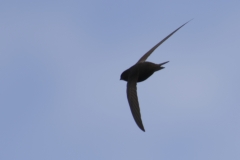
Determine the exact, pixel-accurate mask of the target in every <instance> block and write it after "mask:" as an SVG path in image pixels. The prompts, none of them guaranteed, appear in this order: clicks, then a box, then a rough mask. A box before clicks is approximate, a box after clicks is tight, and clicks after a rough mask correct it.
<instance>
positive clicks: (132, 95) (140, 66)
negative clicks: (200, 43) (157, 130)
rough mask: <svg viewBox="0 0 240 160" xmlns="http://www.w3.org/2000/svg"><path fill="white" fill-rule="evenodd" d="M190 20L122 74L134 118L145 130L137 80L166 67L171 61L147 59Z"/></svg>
mask: <svg viewBox="0 0 240 160" xmlns="http://www.w3.org/2000/svg"><path fill="white" fill-rule="evenodd" d="M190 21H191V20H189V21H188V22H190ZM188 22H186V23H184V24H183V25H181V26H180V27H178V28H177V29H176V30H174V31H173V32H172V33H170V34H169V35H168V36H167V37H165V38H164V39H163V40H161V41H160V42H159V43H157V44H156V45H155V46H154V47H152V48H151V49H150V50H149V51H148V52H147V53H145V54H144V55H143V56H142V57H141V58H140V59H139V60H138V62H137V63H136V64H134V65H133V66H132V67H130V68H129V69H127V70H125V71H124V72H123V73H122V74H121V78H120V80H124V81H127V99H128V103H129V106H130V109H131V112H132V115H133V118H134V120H135V122H136V124H137V125H138V127H139V128H140V129H141V130H142V131H144V132H145V129H144V126H143V123H142V119H141V113H140V107H139V103H138V96H137V82H142V81H145V80H146V79H148V78H149V77H150V76H151V75H152V74H153V73H154V72H156V71H159V70H161V69H164V67H163V65H164V64H166V63H168V62H169V61H166V62H163V63H160V64H155V63H152V62H147V61H146V59H147V58H148V57H149V56H150V55H151V53H152V52H153V51H154V50H155V49H156V48H157V47H158V46H160V45H161V44H162V43H163V42H164V41H166V40H167V39H168V38H169V37H171V36H172V35H173V34H174V33H176V32H177V31H178V30H179V29H180V28H182V27H183V26H184V25H186V24H187V23H188Z"/></svg>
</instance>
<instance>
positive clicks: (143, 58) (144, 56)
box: [137, 20, 191, 63]
mask: <svg viewBox="0 0 240 160" xmlns="http://www.w3.org/2000/svg"><path fill="white" fill-rule="evenodd" d="M190 21H191V20H189V21H187V22H186V23H184V24H183V25H181V26H180V27H178V28H177V29H176V30H174V31H173V32H172V33H170V34H169V35H168V36H167V37H165V38H164V39H163V40H161V41H160V42H159V43H158V44H156V45H155V46H154V47H153V48H151V49H150V50H149V51H148V52H147V53H145V54H144V55H143V56H142V57H141V58H140V59H139V60H138V62H137V63H140V62H144V61H145V60H146V59H147V58H148V57H149V56H150V54H151V53H152V52H153V51H154V50H155V49H156V48H157V47H158V46H160V45H161V44H162V43H163V42H164V41H166V40H167V39H168V38H169V37H171V36H172V35H173V34H174V33H175V32H177V31H178V30H179V29H180V28H182V27H183V26H184V25H186V24H187V23H188V22H190Z"/></svg>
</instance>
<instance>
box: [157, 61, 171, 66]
mask: <svg viewBox="0 0 240 160" xmlns="http://www.w3.org/2000/svg"><path fill="white" fill-rule="evenodd" d="M168 62H169V61H166V62H163V63H160V64H159V66H162V65H164V64H166V63H168Z"/></svg>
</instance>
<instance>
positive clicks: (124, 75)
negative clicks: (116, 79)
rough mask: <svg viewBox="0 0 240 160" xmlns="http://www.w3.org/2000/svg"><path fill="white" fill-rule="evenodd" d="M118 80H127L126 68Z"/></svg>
mask: <svg viewBox="0 0 240 160" xmlns="http://www.w3.org/2000/svg"><path fill="white" fill-rule="evenodd" d="M120 80H124V81H128V70H126V71H124V72H123V73H122V74H121V77H120Z"/></svg>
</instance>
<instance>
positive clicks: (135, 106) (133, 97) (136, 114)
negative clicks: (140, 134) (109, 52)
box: [127, 74, 145, 132]
mask: <svg viewBox="0 0 240 160" xmlns="http://www.w3.org/2000/svg"><path fill="white" fill-rule="evenodd" d="M137 79H138V74H134V75H131V76H130V78H129V80H128V83H127V98H128V103H129V106H130V109H131V112H132V115H133V118H134V120H135V122H136V124H137V125H138V127H139V128H140V129H141V130H142V131H144V132H145V129H144V127H143V124H142V119H141V113H140V108H139V103H138V96H137Z"/></svg>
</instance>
